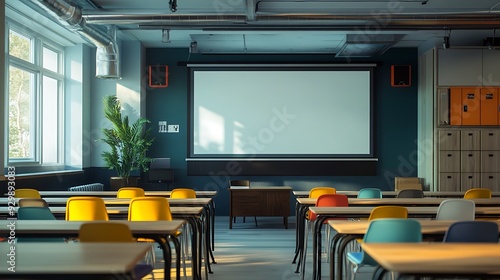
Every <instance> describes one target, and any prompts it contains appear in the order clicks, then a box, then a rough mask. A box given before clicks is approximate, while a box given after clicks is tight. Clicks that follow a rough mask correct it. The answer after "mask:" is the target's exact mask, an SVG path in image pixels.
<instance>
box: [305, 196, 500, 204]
mask: <svg viewBox="0 0 500 280" xmlns="http://www.w3.org/2000/svg"><path fill="white" fill-rule="evenodd" d="M447 199H449V198H444V197H429V198H394V197H392V198H349V199H348V200H349V206H351V205H352V206H364V205H367V206H380V205H400V206H412V205H418V206H437V205H439V204H441V202H443V201H444V200H447ZM457 199H460V198H457ZM470 200H473V201H474V203H475V204H476V206H496V205H500V197H493V198H474V199H470ZM316 201H317V198H305V197H304V198H297V202H298V203H299V204H301V205H309V206H311V205H315V204H316Z"/></svg>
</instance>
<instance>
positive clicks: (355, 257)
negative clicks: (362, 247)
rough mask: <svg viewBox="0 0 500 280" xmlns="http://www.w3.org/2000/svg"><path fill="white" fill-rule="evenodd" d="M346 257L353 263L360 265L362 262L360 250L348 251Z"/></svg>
mask: <svg viewBox="0 0 500 280" xmlns="http://www.w3.org/2000/svg"><path fill="white" fill-rule="evenodd" d="M347 258H348V259H349V260H350V261H351V262H352V263H354V264H356V265H360V264H361V263H362V262H363V253H362V252H348V253H347Z"/></svg>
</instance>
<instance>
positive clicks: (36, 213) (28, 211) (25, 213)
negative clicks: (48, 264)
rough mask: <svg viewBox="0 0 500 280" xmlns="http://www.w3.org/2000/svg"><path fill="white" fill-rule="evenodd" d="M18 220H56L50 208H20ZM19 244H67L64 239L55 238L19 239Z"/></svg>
mask: <svg viewBox="0 0 500 280" xmlns="http://www.w3.org/2000/svg"><path fill="white" fill-rule="evenodd" d="M17 219H18V220H56V217H54V214H52V212H51V211H50V209H49V208H48V207H19V209H18V210H17ZM17 242H65V240H64V239H63V238H53V237H19V238H17Z"/></svg>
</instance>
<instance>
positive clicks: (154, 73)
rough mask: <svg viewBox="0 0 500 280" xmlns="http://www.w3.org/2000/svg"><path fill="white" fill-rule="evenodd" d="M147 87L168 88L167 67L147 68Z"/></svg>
mask: <svg viewBox="0 0 500 280" xmlns="http://www.w3.org/2000/svg"><path fill="white" fill-rule="evenodd" d="M148 72H149V86H150V87H152V88H166V87H168V66H166V65H155V66H148Z"/></svg>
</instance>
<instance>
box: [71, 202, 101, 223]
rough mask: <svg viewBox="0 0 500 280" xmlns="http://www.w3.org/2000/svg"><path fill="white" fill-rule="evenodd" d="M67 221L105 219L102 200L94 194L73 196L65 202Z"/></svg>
mask: <svg viewBox="0 0 500 280" xmlns="http://www.w3.org/2000/svg"><path fill="white" fill-rule="evenodd" d="M66 220H67V221H107V220H109V218H108V211H107V210H106V205H105V204H104V200H103V199H102V198H100V197H94V196H74V197H70V198H68V202H67V203H66Z"/></svg>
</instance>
